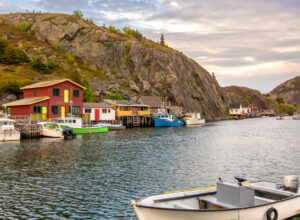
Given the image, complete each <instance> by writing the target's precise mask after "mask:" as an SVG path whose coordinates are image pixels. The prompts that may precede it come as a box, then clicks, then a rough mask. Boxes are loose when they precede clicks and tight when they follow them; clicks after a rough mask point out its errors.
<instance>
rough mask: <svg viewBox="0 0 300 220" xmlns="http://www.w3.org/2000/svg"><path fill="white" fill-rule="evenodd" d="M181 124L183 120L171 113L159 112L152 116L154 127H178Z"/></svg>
mask: <svg viewBox="0 0 300 220" xmlns="http://www.w3.org/2000/svg"><path fill="white" fill-rule="evenodd" d="M183 125H184V121H183V120H178V119H177V118H176V116H175V115H172V114H159V115H158V116H157V117H156V118H154V126H155V127H178V126H183Z"/></svg>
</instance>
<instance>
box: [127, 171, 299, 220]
mask: <svg viewBox="0 0 300 220" xmlns="http://www.w3.org/2000/svg"><path fill="white" fill-rule="evenodd" d="M236 179H237V180H238V183H227V182H223V181H221V180H219V181H218V182H217V186H216V187H207V188H202V189H195V190H186V191H177V192H170V193H165V194H161V195H155V196H149V197H146V198H144V199H142V200H140V201H138V202H135V201H131V205H132V207H133V208H134V211H135V213H136V215H137V217H138V219H140V220H152V219H155V220H170V219H172V220H185V219H188V220H220V219H222V220H234V219H236V220H238V219H239V220H276V219H285V218H289V217H292V216H295V215H298V214H300V193H299V192H298V188H297V187H298V177H297V176H294V175H292V176H286V177H285V178H284V184H283V185H278V184H276V183H270V182H256V183H242V182H244V181H245V180H244V179H242V178H236Z"/></svg>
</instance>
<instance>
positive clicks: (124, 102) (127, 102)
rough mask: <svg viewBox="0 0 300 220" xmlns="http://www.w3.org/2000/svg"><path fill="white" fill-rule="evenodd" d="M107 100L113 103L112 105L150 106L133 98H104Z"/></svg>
mask: <svg viewBox="0 0 300 220" xmlns="http://www.w3.org/2000/svg"><path fill="white" fill-rule="evenodd" d="M104 101H105V102H107V103H109V104H111V105H118V106H138V107H140V106H146V107H149V105H145V104H142V103H139V102H136V101H132V100H110V99H104Z"/></svg>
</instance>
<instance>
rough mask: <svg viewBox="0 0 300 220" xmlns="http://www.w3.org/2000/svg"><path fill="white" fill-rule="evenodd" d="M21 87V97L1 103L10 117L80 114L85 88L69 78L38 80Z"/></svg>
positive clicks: (57, 116) (56, 116)
mask: <svg viewBox="0 0 300 220" xmlns="http://www.w3.org/2000/svg"><path fill="white" fill-rule="evenodd" d="M21 89H22V90H23V97H24V98H23V99H21V100H17V101H14V102H10V103H6V104H4V105H3V106H4V107H5V108H6V113H7V115H8V116H10V117H13V118H28V117H30V118H31V119H38V120H47V119H50V118H64V117H66V116H75V117H81V115H82V109H83V90H84V89H85V88H84V87H83V86H81V85H79V84H77V83H75V82H73V81H71V80H69V79H60V80H52V81H44V82H39V83H35V84H32V85H28V86H25V87H23V88H21Z"/></svg>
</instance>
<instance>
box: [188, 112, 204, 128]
mask: <svg viewBox="0 0 300 220" xmlns="http://www.w3.org/2000/svg"><path fill="white" fill-rule="evenodd" d="M183 120H184V123H185V124H186V125H201V124H204V123H205V119H202V118H201V115H200V113H187V114H186V116H185V117H184V119H183Z"/></svg>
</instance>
